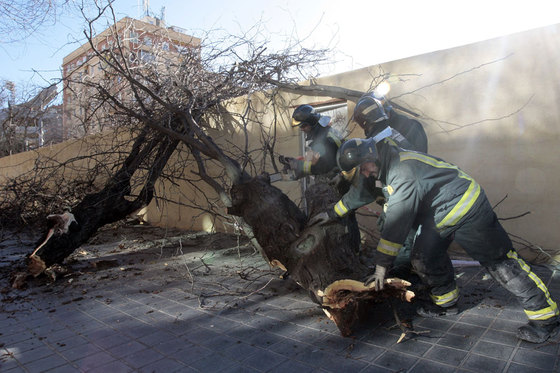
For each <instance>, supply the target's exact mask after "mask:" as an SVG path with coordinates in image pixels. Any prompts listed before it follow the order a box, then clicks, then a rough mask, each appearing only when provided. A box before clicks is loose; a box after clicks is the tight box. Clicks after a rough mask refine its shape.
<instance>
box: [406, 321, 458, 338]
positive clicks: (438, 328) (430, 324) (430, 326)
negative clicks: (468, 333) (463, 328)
mask: <svg viewBox="0 0 560 373" xmlns="http://www.w3.org/2000/svg"><path fill="white" fill-rule="evenodd" d="M453 324H454V322H453V321H450V320H446V319H442V318H437V317H434V318H430V317H425V318H424V317H421V318H418V319H416V320H415V321H414V326H415V327H421V328H422V329H426V330H431V331H432V333H431V334H436V335H437V333H434V331H435V332H446V331H448V330H449V329H450V328H451V327H452V326H453Z"/></svg>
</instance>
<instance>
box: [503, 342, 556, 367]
mask: <svg viewBox="0 0 560 373" xmlns="http://www.w3.org/2000/svg"><path fill="white" fill-rule="evenodd" d="M512 360H513V361H514V362H516V363H521V364H524V365H527V366H529V367H531V368H538V369H543V370H550V371H552V370H553V369H554V368H555V365H556V362H557V360H558V355H552V354H546V353H542V352H538V351H535V350H529V349H525V348H520V349H518V350H517V351H516V352H515V355H514V357H513V359H512Z"/></svg>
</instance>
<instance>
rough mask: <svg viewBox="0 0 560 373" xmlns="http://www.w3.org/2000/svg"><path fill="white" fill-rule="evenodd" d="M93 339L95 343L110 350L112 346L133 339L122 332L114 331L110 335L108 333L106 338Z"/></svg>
mask: <svg viewBox="0 0 560 373" xmlns="http://www.w3.org/2000/svg"><path fill="white" fill-rule="evenodd" d="M92 341H93V343H95V345H97V346H99V347H101V348H103V349H107V350H110V349H111V347H114V346H119V345H123V344H127V343H129V342H131V339H130V337H127V336H124V335H122V334H118V333H116V332H114V331H113V332H112V333H111V334H110V335H108V336H107V337H105V338H96V339H92Z"/></svg>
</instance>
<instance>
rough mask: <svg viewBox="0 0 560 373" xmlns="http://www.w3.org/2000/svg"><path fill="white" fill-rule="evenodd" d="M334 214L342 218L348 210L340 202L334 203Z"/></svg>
mask: <svg viewBox="0 0 560 373" xmlns="http://www.w3.org/2000/svg"><path fill="white" fill-rule="evenodd" d="M334 212H336V214H337V215H338V216H341V217H342V216H344V215H346V214H347V213H348V208H347V207H346V206H344V203H342V200H340V201H338V202H337V203H336V205H334Z"/></svg>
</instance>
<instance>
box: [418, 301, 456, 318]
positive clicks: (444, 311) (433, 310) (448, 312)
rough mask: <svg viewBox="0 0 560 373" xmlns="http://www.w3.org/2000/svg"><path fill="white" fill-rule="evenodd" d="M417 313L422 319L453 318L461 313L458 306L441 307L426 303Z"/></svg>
mask: <svg viewBox="0 0 560 373" xmlns="http://www.w3.org/2000/svg"><path fill="white" fill-rule="evenodd" d="M416 313H417V314H418V315H420V316H422V317H441V316H453V315H457V314H458V313H459V308H458V307H457V305H456V304H454V305H452V306H450V307H441V306H438V305H436V304H433V303H431V302H424V303H423V304H421V305H420V307H418V308H417V309H416Z"/></svg>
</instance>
